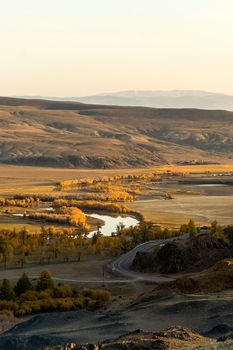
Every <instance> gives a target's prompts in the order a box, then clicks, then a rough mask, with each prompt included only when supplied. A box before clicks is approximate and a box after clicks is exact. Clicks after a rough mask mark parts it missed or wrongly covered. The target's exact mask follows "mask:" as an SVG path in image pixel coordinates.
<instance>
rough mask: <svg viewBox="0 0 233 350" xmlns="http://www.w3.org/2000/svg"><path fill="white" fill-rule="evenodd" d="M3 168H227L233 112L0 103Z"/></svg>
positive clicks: (231, 149) (10, 100)
mask: <svg viewBox="0 0 233 350" xmlns="http://www.w3.org/2000/svg"><path fill="white" fill-rule="evenodd" d="M0 131H1V133H0V162H1V163H8V164H19V165H23V164H24V165H37V166H38V165H41V166H53V167H89V168H114V167H144V166H152V165H156V164H168V163H177V162H187V161H188V162H189V161H192V160H196V161H197V162H202V161H204V162H228V161H229V159H232V152H233V137H232V135H233V113H232V112H228V111H207V110H197V109H154V108H147V107H119V106H106V105H92V104H81V103H76V102H61V101H45V100H31V99H28V100H24V99H14V98H6V97H2V98H0Z"/></svg>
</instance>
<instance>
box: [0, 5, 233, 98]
mask: <svg viewBox="0 0 233 350" xmlns="http://www.w3.org/2000/svg"><path fill="white" fill-rule="evenodd" d="M232 42H233V0H0V95H50V96H80V95H88V94H94V93H99V92H107V91H109V92H110V91H117V90H128V89H135V90H172V89H202V90H209V91H219V92H225V93H229V94H233V44H232Z"/></svg>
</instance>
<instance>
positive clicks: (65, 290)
mask: <svg viewBox="0 0 233 350" xmlns="http://www.w3.org/2000/svg"><path fill="white" fill-rule="evenodd" d="M53 295H54V297H55V298H66V297H72V296H73V291H72V288H71V287H70V286H69V285H68V284H60V285H58V286H57V287H56V288H55V289H54V293H53Z"/></svg>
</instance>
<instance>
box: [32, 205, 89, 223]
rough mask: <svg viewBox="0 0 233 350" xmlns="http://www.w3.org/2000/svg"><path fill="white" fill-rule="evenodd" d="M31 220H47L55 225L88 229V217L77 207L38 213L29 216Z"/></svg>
mask: <svg viewBox="0 0 233 350" xmlns="http://www.w3.org/2000/svg"><path fill="white" fill-rule="evenodd" d="M29 218H30V219H37V220H45V221H48V222H53V223H60V224H69V225H72V226H81V227H83V228H87V224H86V215H85V214H84V213H83V212H82V211H81V210H80V209H79V208H77V207H66V206H62V207H59V208H58V209H57V211H56V212H55V213H54V212H52V213H50V212H37V213H31V214H29Z"/></svg>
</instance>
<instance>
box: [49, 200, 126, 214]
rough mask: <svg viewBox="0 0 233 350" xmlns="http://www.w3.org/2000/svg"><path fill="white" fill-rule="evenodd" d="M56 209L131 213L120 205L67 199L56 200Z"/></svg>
mask: <svg viewBox="0 0 233 350" xmlns="http://www.w3.org/2000/svg"><path fill="white" fill-rule="evenodd" d="M52 206H53V207H54V208H61V207H64V206H65V207H79V208H80V209H82V210H87V211H93V210H97V211H104V212H110V213H125V214H126V213H130V212H131V210H130V209H129V208H128V207H127V206H126V205H122V204H118V203H103V202H96V201H85V202H81V201H77V200H74V199H73V200H67V199H55V200H54V201H53V203H52Z"/></svg>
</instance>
